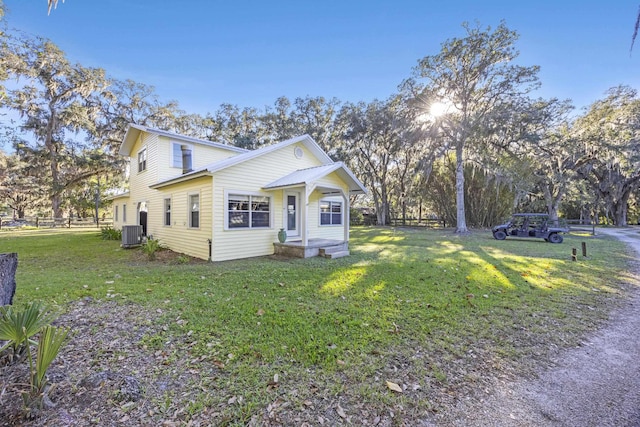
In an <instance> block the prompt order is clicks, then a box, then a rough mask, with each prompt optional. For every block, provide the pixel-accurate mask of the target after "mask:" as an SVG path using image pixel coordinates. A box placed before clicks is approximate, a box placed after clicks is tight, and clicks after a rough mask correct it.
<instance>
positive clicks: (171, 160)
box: [169, 141, 195, 169]
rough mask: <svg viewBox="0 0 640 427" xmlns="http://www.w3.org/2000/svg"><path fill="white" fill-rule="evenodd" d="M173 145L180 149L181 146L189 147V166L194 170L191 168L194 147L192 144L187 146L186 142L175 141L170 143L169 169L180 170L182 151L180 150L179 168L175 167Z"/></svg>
mask: <svg viewBox="0 0 640 427" xmlns="http://www.w3.org/2000/svg"><path fill="white" fill-rule="evenodd" d="M173 144H176V145H179V146H180V147H182V146H183V145H185V146H187V147H189V149H190V150H191V165H192V167H194V168H195V166H193V158H194V151H193V150H194V145H193V144H188V143H186V142H177V141H171V147H170V150H171V151H170V152H171V155H170V156H169V167H170V168H174V169H182V150H180V162H179V163H180V166H175V165H174V164H173V163H174V160H175V158H174V156H173Z"/></svg>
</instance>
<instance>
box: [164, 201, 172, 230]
mask: <svg viewBox="0 0 640 427" xmlns="http://www.w3.org/2000/svg"><path fill="white" fill-rule="evenodd" d="M164 225H171V199H164Z"/></svg>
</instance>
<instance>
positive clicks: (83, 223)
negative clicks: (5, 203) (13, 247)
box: [0, 216, 113, 229]
mask: <svg viewBox="0 0 640 427" xmlns="http://www.w3.org/2000/svg"><path fill="white" fill-rule="evenodd" d="M109 226H113V218H98V220H97V221H96V218H95V217H88V218H52V217H38V216H35V217H24V218H20V219H15V220H14V219H12V218H6V217H5V218H0V229H3V228H20V227H36V228H55V227H59V228H89V227H93V228H101V227H109Z"/></svg>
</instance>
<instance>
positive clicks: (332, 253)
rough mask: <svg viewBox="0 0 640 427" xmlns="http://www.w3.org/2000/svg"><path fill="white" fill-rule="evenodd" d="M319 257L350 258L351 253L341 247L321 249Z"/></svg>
mask: <svg viewBox="0 0 640 427" xmlns="http://www.w3.org/2000/svg"><path fill="white" fill-rule="evenodd" d="M318 256H321V257H324V258H330V259H332V258H342V257H345V256H349V251H348V250H344V249H342V248H341V247H333V248H331V247H329V248H320V250H319V251H318Z"/></svg>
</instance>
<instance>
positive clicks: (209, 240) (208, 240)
mask: <svg viewBox="0 0 640 427" xmlns="http://www.w3.org/2000/svg"><path fill="white" fill-rule="evenodd" d="M207 242H208V243H209V259H208V261H209V262H211V239H207Z"/></svg>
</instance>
